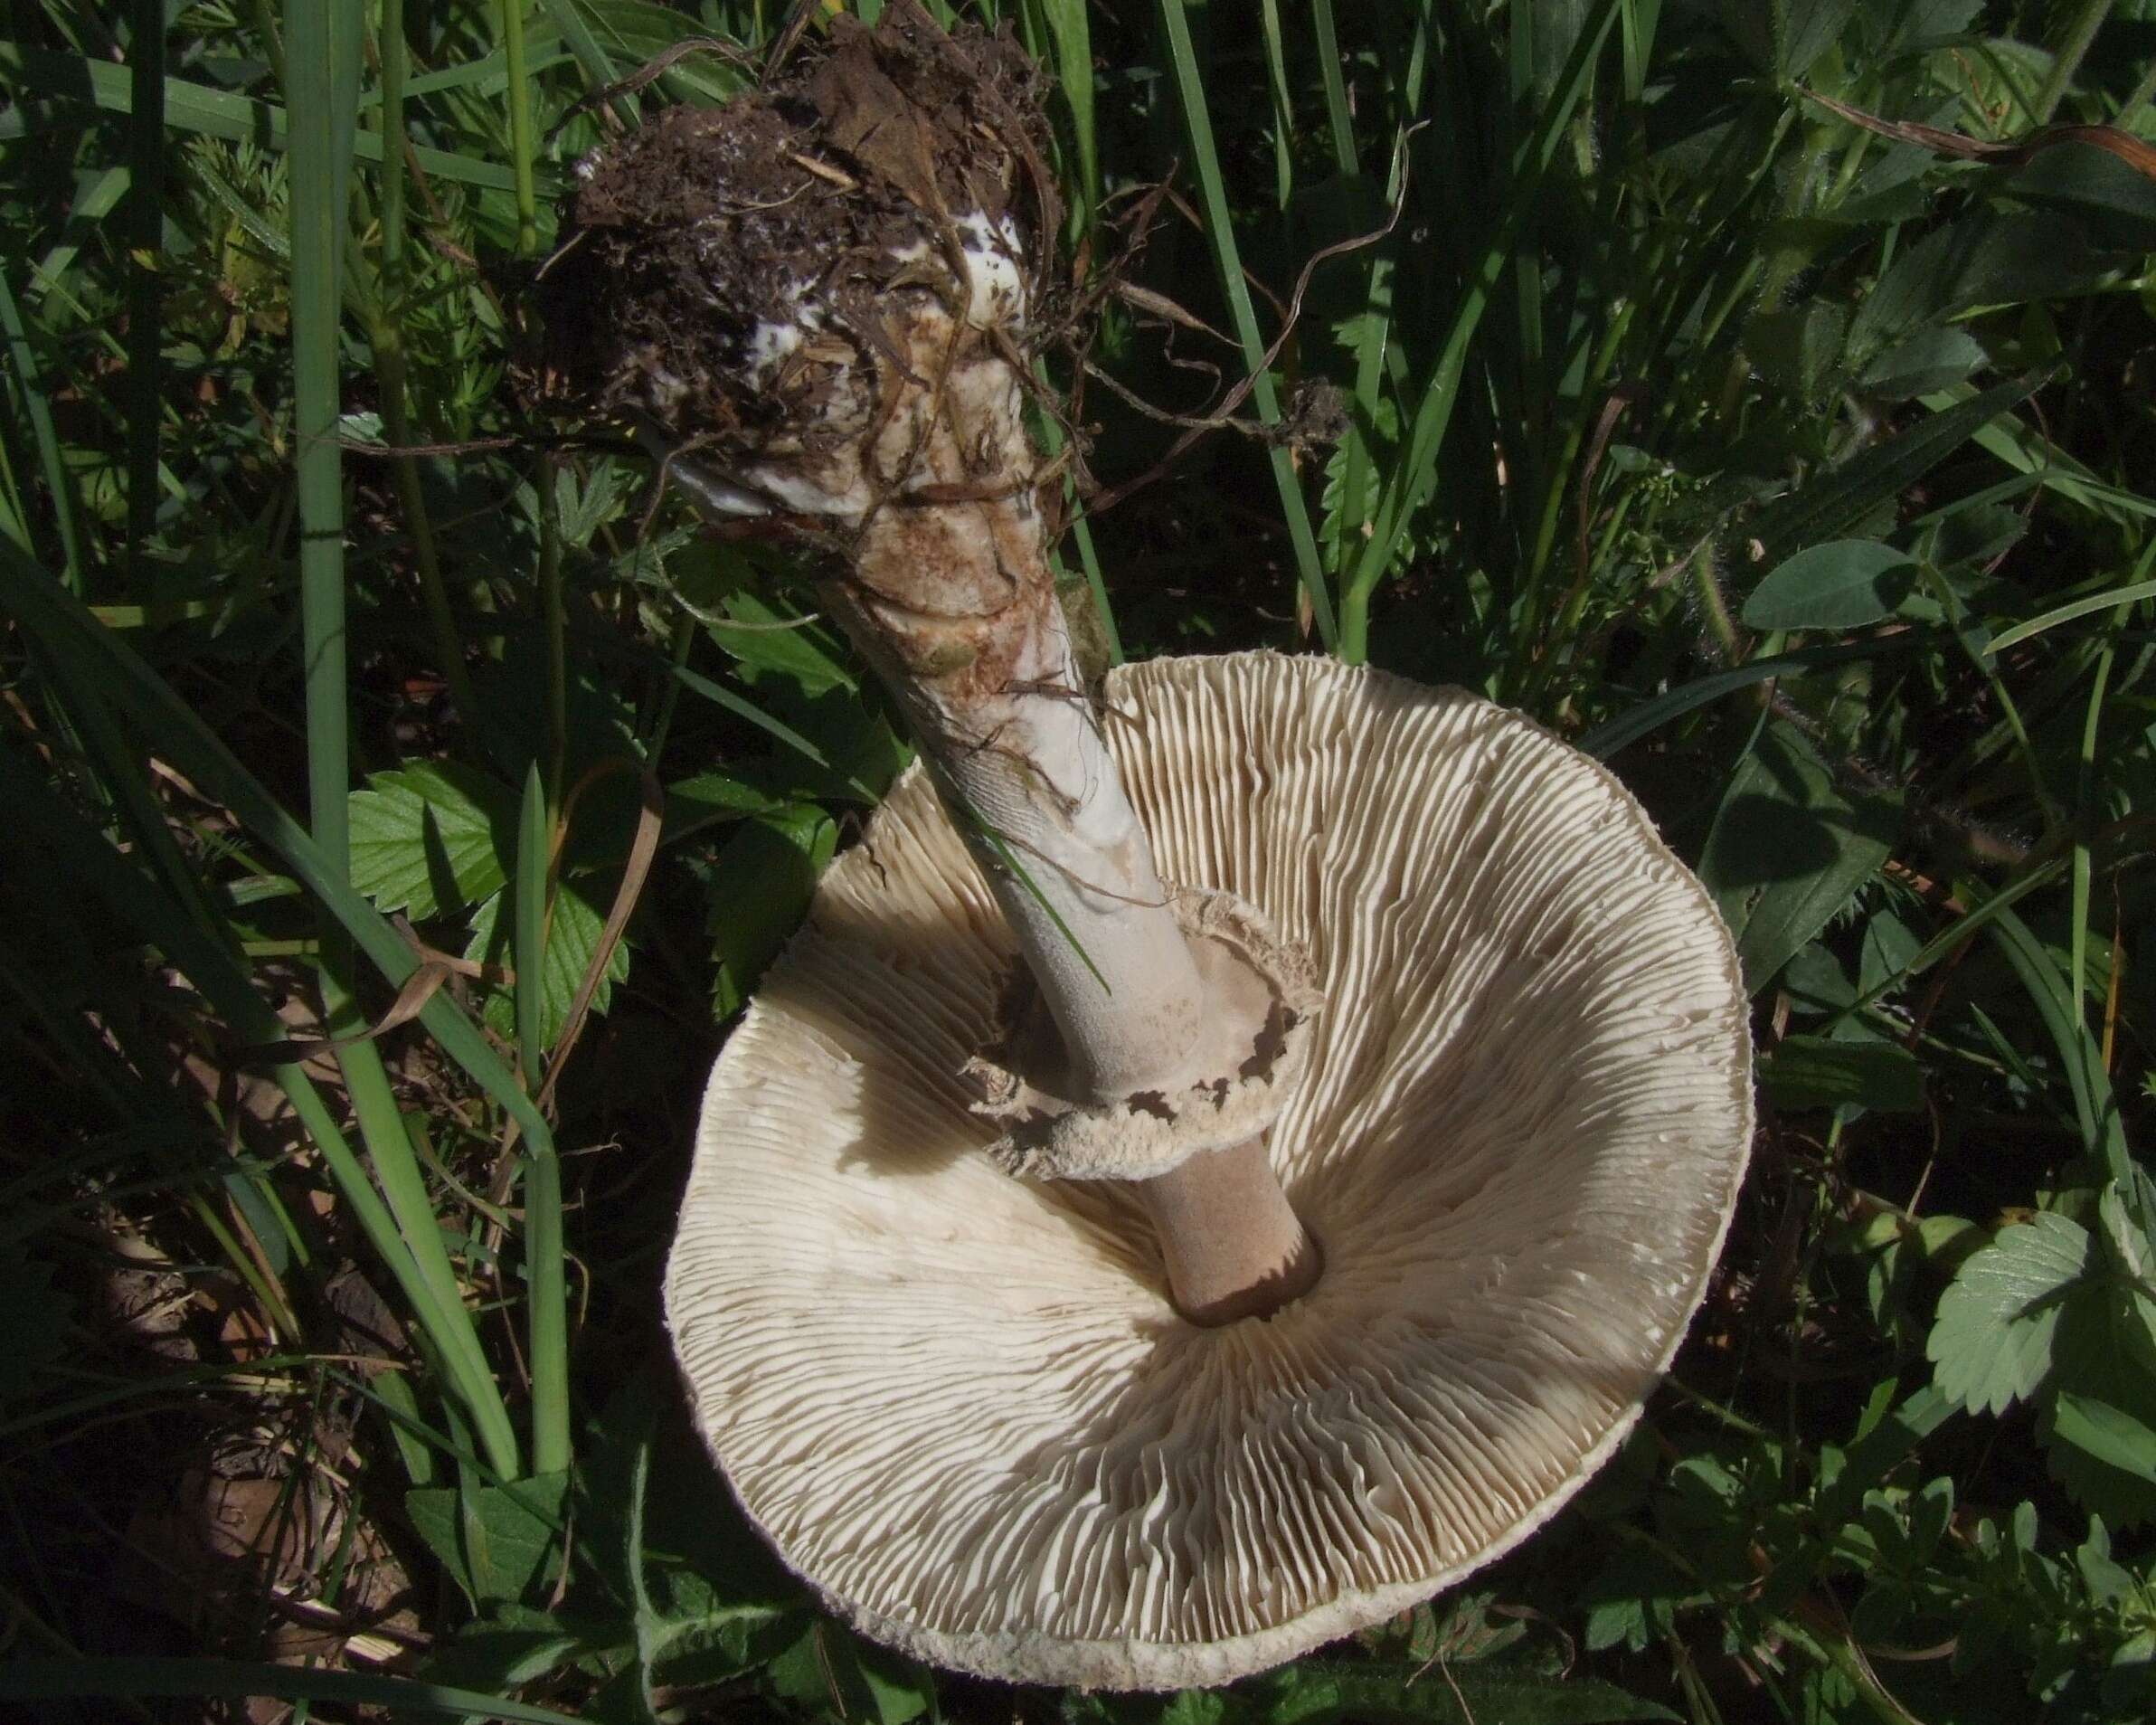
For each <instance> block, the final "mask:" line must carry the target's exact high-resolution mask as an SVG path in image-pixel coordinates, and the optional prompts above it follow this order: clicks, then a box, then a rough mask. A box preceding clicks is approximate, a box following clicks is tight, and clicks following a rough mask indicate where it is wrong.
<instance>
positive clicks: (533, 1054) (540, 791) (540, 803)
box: [511, 761, 552, 1096]
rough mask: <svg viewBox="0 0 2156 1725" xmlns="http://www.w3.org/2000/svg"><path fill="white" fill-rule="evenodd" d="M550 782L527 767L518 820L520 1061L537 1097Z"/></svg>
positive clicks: (541, 1066)
mask: <svg viewBox="0 0 2156 1725" xmlns="http://www.w3.org/2000/svg"><path fill="white" fill-rule="evenodd" d="M546 808H547V796H546V787H545V786H544V784H543V783H542V782H540V778H539V763H537V762H536V761H534V762H533V763H532V764H531V765H530V766H529V767H528V768H527V769H526V770H525V779H524V803H523V808H522V811H521V812H520V814H519V815H518V818H517V822H516V892H515V914H516V922H515V935H514V945H513V947H512V949H511V950H513V951H514V952H515V954H516V1063H517V1067H518V1070H519V1071H520V1072H521V1073H522V1074H523V1076H524V1087H525V1092H526V1094H527V1095H534V1096H536V1095H538V1094H539V1085H540V1084H541V1082H542V1081H543V1080H544V1077H545V1076H546V1045H545V1042H544V1039H543V1038H544V1033H543V1030H542V1028H541V1027H542V1024H543V1019H542V1016H541V1014H542V1006H543V1003H544V1000H545V996H546V987H545V977H546V888H547V879H546V877H547V860H548V853H549V851H550V850H551V849H552V846H551V844H550V843H549V839H550V838H551V833H550V830H549V829H550V825H551V823H550V822H549V821H548V820H547V815H546Z"/></svg>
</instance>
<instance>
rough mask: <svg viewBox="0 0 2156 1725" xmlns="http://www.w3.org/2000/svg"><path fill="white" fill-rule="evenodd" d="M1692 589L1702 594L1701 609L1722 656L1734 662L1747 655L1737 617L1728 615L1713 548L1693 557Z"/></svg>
mask: <svg viewBox="0 0 2156 1725" xmlns="http://www.w3.org/2000/svg"><path fill="white" fill-rule="evenodd" d="M1691 564H1692V591H1693V592H1696V593H1697V594H1698V596H1699V611H1700V614H1701V615H1702V616H1703V617H1705V618H1706V619H1707V629H1708V630H1710V631H1711V632H1712V634H1713V635H1714V638H1715V641H1716V645H1717V646H1719V647H1720V648H1721V649H1722V658H1723V659H1724V660H1725V661H1726V663H1728V664H1731V665H1735V663H1736V662H1737V661H1738V660H1739V659H1743V658H1744V656H1745V655H1744V641H1743V638H1742V637H1741V636H1739V635H1738V633H1737V628H1736V620H1735V618H1733V617H1731V616H1730V614H1729V605H1728V602H1726V600H1724V598H1723V597H1722V583H1721V582H1720V581H1719V580H1717V579H1716V575H1715V559H1714V554H1713V553H1712V552H1711V551H1703V552H1701V553H1699V554H1697V555H1696V556H1695V557H1693V558H1692V559H1691Z"/></svg>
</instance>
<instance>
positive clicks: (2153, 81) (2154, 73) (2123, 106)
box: [2113, 66, 2156, 127]
mask: <svg viewBox="0 0 2156 1725" xmlns="http://www.w3.org/2000/svg"><path fill="white" fill-rule="evenodd" d="M2151 97H2156V66H2151V67H2150V68H2149V70H2148V71H2147V72H2146V73H2145V74H2144V75H2143V76H2142V81H2141V82H2140V83H2138V84H2136V85H2134V87H2133V90H2132V93H2131V94H2129V95H2128V96H2127V98H2126V100H2124V101H2123V102H2121V103H2120V104H2119V115H2118V118H2117V119H2116V120H2114V121H2113V124H2114V125H2116V126H2121V127H2123V126H2124V125H2125V124H2126V123H2127V121H2129V120H2131V119H2132V118H2133V117H2134V115H2136V114H2137V113H2139V112H2140V111H2141V109H2142V105H2143V104H2144V103H2146V102H2147V101H2148V100H2149V99H2150V98H2151Z"/></svg>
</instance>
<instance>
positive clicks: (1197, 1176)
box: [1133, 1138, 1325, 1330]
mask: <svg viewBox="0 0 2156 1725" xmlns="http://www.w3.org/2000/svg"><path fill="white" fill-rule="evenodd" d="M1133 1189H1135V1191H1136V1192H1137V1194H1138V1199H1139V1202H1140V1203H1141V1204H1143V1205H1144V1206H1145V1209H1146V1214H1147V1215H1148V1216H1149V1217H1150V1218H1152V1223H1153V1232H1154V1234H1155V1236H1156V1237H1158V1240H1159V1242H1160V1254H1161V1256H1162V1257H1163V1259H1165V1260H1166V1262H1167V1265H1168V1292H1169V1294H1171V1295H1172V1296H1173V1298H1174V1300H1175V1303H1176V1310H1177V1312H1179V1313H1182V1314H1183V1315H1184V1317H1186V1318H1187V1319H1188V1320H1189V1321H1190V1322H1192V1323H1195V1324H1196V1325H1198V1326H1199V1327H1200V1328H1201V1329H1207V1330H1210V1329H1214V1328H1215V1327H1217V1326H1218V1325H1221V1324H1224V1323H1233V1322H1235V1320H1236V1319H1238V1318H1262V1317H1268V1316H1270V1315H1271V1314H1272V1313H1274V1312H1276V1311H1278V1310H1279V1309H1280V1308H1281V1306H1283V1305H1285V1304H1287V1303H1288V1302H1289V1301H1291V1300H1292V1299H1294V1298H1296V1297H1297V1296H1298V1295H1300V1294H1308V1293H1309V1292H1310V1289H1311V1288H1312V1287H1314V1286H1316V1285H1317V1281H1318V1276H1319V1272H1320V1271H1322V1270H1323V1269H1324V1267H1325V1255H1324V1254H1323V1252H1321V1251H1320V1250H1319V1246H1318V1243H1317V1241H1315V1240H1314V1239H1312V1238H1311V1237H1310V1234H1309V1233H1308V1232H1307V1231H1306V1230H1305V1229H1304V1227H1303V1226H1302V1223H1301V1220H1300V1218H1298V1217H1297V1216H1296V1214H1295V1212H1294V1211H1293V1210H1292V1209H1291V1208H1289V1205H1288V1199H1287V1196H1286V1194H1284V1193H1283V1192H1282V1191H1281V1184H1280V1180H1279V1179H1278V1178H1277V1177H1276V1176H1275V1175H1274V1174H1273V1171H1272V1163H1271V1161H1268V1160H1267V1158H1266V1155H1265V1141H1264V1140H1263V1139H1262V1138H1251V1139H1245V1140H1244V1141H1243V1142H1242V1143H1240V1144H1235V1145H1233V1146H1231V1147H1230V1148H1228V1149H1226V1150H1215V1151H1207V1152H1205V1153H1203V1154H1201V1155H1196V1156H1193V1157H1192V1158H1191V1159H1190V1160H1189V1161H1187V1162H1184V1163H1183V1164H1182V1165H1181V1166H1180V1167H1178V1168H1175V1169H1172V1170H1170V1171H1168V1173H1165V1174H1161V1175H1158V1176H1156V1177H1155V1178H1154V1179H1152V1180H1137V1181H1134V1182H1133Z"/></svg>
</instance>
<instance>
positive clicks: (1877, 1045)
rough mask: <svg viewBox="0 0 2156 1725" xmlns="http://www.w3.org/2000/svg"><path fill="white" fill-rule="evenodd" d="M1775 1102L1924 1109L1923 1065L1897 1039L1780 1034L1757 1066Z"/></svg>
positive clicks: (1898, 1111)
mask: <svg viewBox="0 0 2156 1725" xmlns="http://www.w3.org/2000/svg"><path fill="white" fill-rule="evenodd" d="M1760 1076H1761V1081H1762V1082H1763V1083H1764V1085H1765V1086H1766V1092H1767V1095H1769V1096H1770V1097H1772V1098H1773V1103H1774V1105H1775V1106H1776V1107H1777V1108H1786V1109H1801V1108H1839V1107H1842V1106H1845V1105H1847V1104H1856V1105H1857V1106H1858V1107H1862V1108H1868V1109H1871V1110H1872V1111H1873V1112H1874V1113H1877V1114H1921V1113H1923V1112H1924V1069H1923V1067H1922V1066H1919V1065H1918V1064H1917V1060H1916V1057H1915V1055H1913V1054H1911V1053H1910V1052H1909V1051H1908V1049H1906V1048H1905V1047H1902V1046H1901V1044H1900V1043H1898V1042H1854V1041H1850V1042H1843V1041H1837V1040H1834V1039H1832V1038H1827V1037H1811V1036H1795V1037H1784V1038H1782V1041H1780V1042H1779V1043H1777V1044H1776V1045H1775V1047H1774V1051H1773V1054H1771V1055H1770V1056H1768V1057H1767V1059H1766V1060H1765V1062H1764V1064H1763V1066H1762V1069H1761V1074H1760Z"/></svg>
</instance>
